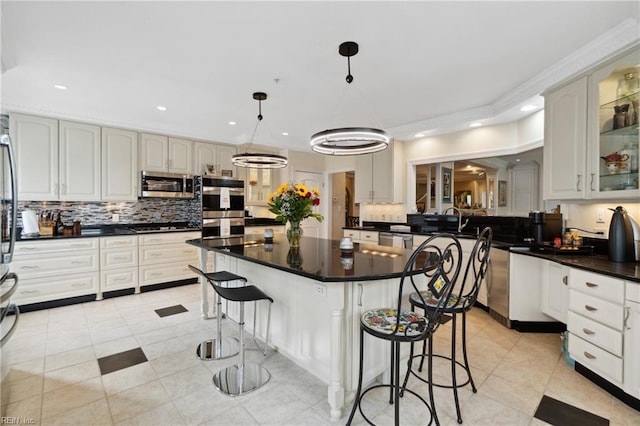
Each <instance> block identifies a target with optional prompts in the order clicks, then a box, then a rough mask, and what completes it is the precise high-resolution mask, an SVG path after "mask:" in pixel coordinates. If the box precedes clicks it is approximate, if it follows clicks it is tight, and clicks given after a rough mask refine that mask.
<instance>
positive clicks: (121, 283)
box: [98, 235, 140, 299]
mask: <svg viewBox="0 0 640 426" xmlns="http://www.w3.org/2000/svg"><path fill="white" fill-rule="evenodd" d="M129 288H133V289H135V292H136V293H139V292H140V286H139V284H138V236H137V235H118V236H112V237H101V238H100V293H98V299H101V298H102V295H103V293H105V292H109V291H115V290H124V289H129Z"/></svg>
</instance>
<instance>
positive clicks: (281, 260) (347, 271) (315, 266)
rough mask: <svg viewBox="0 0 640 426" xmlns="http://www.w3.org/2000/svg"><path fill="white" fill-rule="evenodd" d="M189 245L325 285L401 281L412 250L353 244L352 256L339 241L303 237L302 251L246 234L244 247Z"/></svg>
mask: <svg viewBox="0 0 640 426" xmlns="http://www.w3.org/2000/svg"><path fill="white" fill-rule="evenodd" d="M187 244H192V245H194V246H196V247H199V248H202V249H205V250H212V251H217V252H220V253H224V254H227V255H229V256H233V257H236V258H239V259H243V260H246V261H249V262H254V263H258V264H262V265H265V266H270V267H273V268H276V269H280V270H282V271H285V272H290V273H293V274H296V275H300V276H304V277H307V278H311V279H313V280H317V281H322V282H345V281H371V280H381V279H387V278H398V277H400V276H401V275H402V270H403V268H404V266H405V264H406V262H407V260H408V259H409V257H410V256H411V254H412V252H413V251H412V250H411V249H403V248H396V247H382V246H379V245H376V244H364V243H360V244H359V243H354V248H353V252H352V253H351V254H346V253H343V252H342V251H341V250H340V248H339V244H340V241H339V240H328V239H324V238H311V237H303V238H302V239H301V241H300V248H299V250H295V249H294V250H291V249H290V247H289V243H288V242H287V240H286V238H285V237H284V236H280V235H276V236H275V238H274V241H273V244H268V243H265V241H264V237H263V236H262V235H251V234H247V235H245V243H244V245H236V246H227V247H217V246H216V244H217V242H216V241H215V240H212V239H206V238H204V239H203V238H198V239H194V240H188V241H187Z"/></svg>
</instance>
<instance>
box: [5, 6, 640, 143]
mask: <svg viewBox="0 0 640 426" xmlns="http://www.w3.org/2000/svg"><path fill="white" fill-rule="evenodd" d="M639 4H640V3H639V2H637V1H630V2H609V1H604V2H591V1H589V2H579V1H575V2H478V1H475V2H419V1H411V2H400V1H393V2H392V1H386V2H385V1H377V2H363V1H357V2H338V1H333V2H320V1H317V2H296V1H288V2H270V1H257V2H245V1H234V2H204V1H200V2H162V1H156V2H54V1H47V2H41V3H39V2H24V1H23V2H12V1H4V0H3V1H2V3H1V5H0V7H1V12H2V79H1V84H2V88H1V89H2V108H3V110H5V111H21V112H30V113H35V114H41V115H51V116H55V117H60V118H66V119H72V120H78V121H87V122H95V123H100V124H106V125H112V126H119V127H127V128H133V129H138V130H144V131H150V132H160V133H166V134H172V135H177V136H187V137H191V138H197V139H207V140H213V141H217V142H223V143H234V144H242V143H247V142H249V141H250V139H251V135H252V133H253V131H254V128H255V125H256V122H257V120H256V116H257V114H258V103H257V101H255V100H253V99H252V96H251V95H252V93H253V92H255V91H264V92H266V93H267V94H268V99H267V100H265V101H264V102H263V104H262V113H263V115H264V120H263V121H262V123H261V124H260V126H259V127H258V129H257V132H256V134H255V138H254V143H259V144H262V145H270V146H275V147H279V148H287V149H295V150H300V151H308V150H309V149H308V144H309V137H310V136H311V135H312V134H313V133H315V132H318V131H321V130H324V129H326V128H332V127H343V126H365V127H379V128H383V129H385V130H387V131H388V132H389V133H390V134H391V136H393V137H396V138H399V139H405V140H408V139H412V138H414V137H415V136H414V135H415V133H418V132H426V133H425V134H427V135H430V134H435V133H443V132H448V131H456V130H460V129H462V128H466V126H468V124H469V123H470V122H472V121H477V120H481V121H482V122H483V123H484V124H495V123H497V122H501V121H505V120H513V119H516V118H519V117H521V116H522V115H523V114H525V113H522V112H520V111H519V108H520V107H521V106H522V105H523V104H524V103H527V102H531V101H533V102H535V103H536V109H540V108H542V99H541V98H540V97H539V96H538V95H539V94H540V93H541V92H542V91H543V90H544V89H546V88H547V87H549V86H550V85H552V84H555V83H558V82H559V81H561V80H562V79H566V78H567V77H570V75H571V74H572V73H573V74H575V73H576V72H578V71H579V70H580V69H581V68H584V67H586V66H589V65H591V64H592V63H594V62H597V61H599V60H601V59H603V58H604V57H605V56H606V55H609V54H611V49H613V50H614V51H615V50H620V49H622V48H624V47H626V46H628V45H629V44H630V43H634V42H635V43H637V41H638V40H639V39H640V34H638V33H639V32H640V30H638V22H639V21H640V6H639ZM347 40H353V41H356V42H357V43H359V45H360V52H359V53H358V54H357V55H356V56H355V57H353V58H352V59H351V72H352V74H353V76H354V82H353V83H352V84H350V85H349V84H347V83H346V82H345V76H346V74H347V61H346V59H345V58H344V57H342V56H340V55H339V54H338V45H339V44H340V43H342V42H343V41H347ZM602 40H606V41H607V42H606V43H603V42H602ZM603 46H605V47H606V48H603ZM54 84H62V85H65V86H67V87H68V89H67V90H58V89H55V88H54V87H53V86H54ZM157 106H164V107H166V111H159V110H158V109H156V107H157ZM534 111H535V110H534ZM530 113H531V112H528V113H526V114H530ZM230 121H234V122H236V125H230V124H229V122H230ZM283 132H286V133H288V135H283Z"/></svg>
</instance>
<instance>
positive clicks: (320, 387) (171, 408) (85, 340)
mask: <svg viewBox="0 0 640 426" xmlns="http://www.w3.org/2000/svg"><path fill="white" fill-rule="evenodd" d="M177 304H182V305H183V306H185V307H186V308H187V309H188V310H189V311H188V312H185V313H180V314H177V315H172V316H168V317H165V318H159V317H158V315H157V314H156V313H155V312H154V309H158V308H164V307H168V306H173V305H177ZM199 311H200V303H199V288H198V286H197V285H190V286H183V287H177V288H172V289H167V290H161V291H154V292H149V293H143V294H140V295H131V296H124V297H119V298H113V299H107V300H103V301H100V302H90V303H84V304H78V305H73V306H68V307H62V308H54V309H49V310H43V311H37V312H30V313H26V314H23V315H22V316H21V322H20V325H19V328H18V330H17V332H16V334H15V335H14V337H13V339H12V340H11V344H10V345H9V347H8V348H7V349H6V350H4V352H3V354H2V356H3V358H4V362H8V363H9V364H10V365H12V369H11V371H10V373H9V376H8V377H7V380H6V383H3V386H10V398H9V401H4V400H3V401H2V404H5V405H6V406H5V408H6V415H7V416H15V417H20V418H21V419H24V418H27V419H33V421H34V424H44V425H57V424H60V425H112V424H113V425H147V424H148V425H196V424H207V425H209V424H210V425H245V424H246V425H256V424H260V425H328V424H332V423H331V422H330V420H329V415H328V412H329V405H328V403H327V399H326V395H327V390H326V385H325V384H323V383H322V382H321V381H319V380H318V379H316V378H315V377H313V376H311V375H310V374H308V373H307V372H306V371H304V370H303V369H301V368H300V367H298V366H296V365H295V364H294V363H292V362H290V361H289V360H288V359H287V358H285V357H284V356H281V355H280V354H278V353H277V352H273V351H272V352H270V354H269V355H268V356H267V357H266V358H264V357H262V355H261V354H260V353H259V352H258V351H257V350H253V349H252V350H249V351H248V353H247V356H248V358H250V359H251V360H254V361H259V362H261V363H264V365H265V367H266V368H267V369H268V370H269V371H270V372H271V373H272V379H271V381H270V382H269V383H268V384H267V385H266V386H265V387H263V388H261V389H259V390H257V391H255V392H253V393H249V394H247V395H245V396H242V397H236V398H232V397H227V396H224V395H222V394H220V393H219V392H218V391H217V390H216V389H215V388H214V387H213V385H212V384H211V376H212V372H214V371H216V370H217V369H219V368H220V367H221V366H226V365H229V364H232V363H233V362H234V359H230V360H227V361H214V362H206V361H200V360H198V359H196V358H195V354H194V349H195V347H196V346H197V344H198V343H199V342H200V341H201V340H203V339H206V338H210V337H211V334H212V330H213V326H214V323H213V321H203V320H202V319H201V318H200V314H199ZM450 327H451V323H448V324H447V325H445V326H443V327H441V328H440V329H439V330H438V331H437V333H436V336H435V344H436V347H437V348H438V349H439V350H447V349H448V348H449V345H450V331H451V330H450ZM224 332H225V333H227V334H229V335H233V334H236V333H237V328H236V326H235V325H233V324H225V330H224ZM468 345H469V352H470V354H469V356H470V362H471V365H472V370H473V374H474V379H475V381H476V384H477V386H478V392H477V393H476V394H473V393H472V392H471V391H470V389H469V388H468V387H466V388H464V389H462V390H461V391H460V398H461V403H462V415H463V419H464V424H465V425H497V424H504V425H542V424H546V423H544V422H542V421H539V420H537V419H535V418H534V417H533V415H534V413H535V411H536V408H537V406H538V403H539V401H540V399H541V398H542V396H543V395H544V394H546V395H547V396H550V397H552V398H555V399H559V400H561V401H564V402H567V403H569V404H572V405H574V406H577V407H579V408H582V409H584V410H587V411H589V412H592V413H594V414H597V415H599V416H602V417H604V418H606V419H609V420H610V422H611V424H612V425H638V424H640V412H638V411H636V410H633V409H631V408H629V407H628V406H627V405H625V404H623V403H621V402H620V401H618V400H617V399H616V398H614V397H612V396H611V395H609V394H608V393H606V392H605V391H603V390H601V389H600V388H598V387H597V386H595V385H594V384H592V383H591V382H589V381H588V380H586V379H585V378H583V377H582V376H580V375H579V374H577V373H575V372H574V371H573V370H572V369H571V368H570V367H569V366H567V364H566V363H565V361H564V359H563V358H562V357H561V354H560V347H561V341H560V339H559V336H558V335H557V334H537V333H526V334H522V333H518V332H516V331H513V330H509V329H507V328H505V327H503V326H501V325H500V324H498V323H497V322H495V321H494V320H493V319H491V318H490V317H489V316H488V315H487V314H486V313H485V312H484V311H482V310H479V309H474V310H472V312H471V313H470V315H469V327H468ZM137 347H141V348H142V349H143V351H144V353H145V354H146V356H147V358H148V359H149V361H148V362H145V363H142V364H138V365H135V366H133V367H129V368H126V369H123V370H120V371H116V372H113V373H110V374H107V375H104V376H101V374H100V370H99V367H98V362H97V359H98V358H100V357H103V356H106V355H110V354H113V353H117V352H121V351H125V350H128V349H133V348H137ZM448 373H449V370H448V366H447V365H446V364H444V363H436V365H435V374H436V376H437V377H443V378H444V377H447V375H448ZM410 384H411V387H412V388H413V389H414V390H417V391H418V392H421V393H422V394H423V395H426V387H425V385H423V384H420V382H419V381H417V380H415V379H412V380H411V382H410ZM385 398H386V391H379V392H377V391H376V392H372V393H370V394H369V395H368V397H367V400H366V402H365V403H364V406H365V409H366V412H367V413H368V415H369V416H370V418H371V419H372V420H373V421H375V422H376V423H378V424H392V409H391V406H390V405H389V404H388V403H386V399H385ZM436 404H437V408H438V413H439V416H440V420H441V423H442V424H443V425H455V424H457V422H456V420H455V410H454V406H453V398H452V396H451V394H450V391H445V390H436ZM349 409H350V406H349V407H347V410H345V411H347V412H346V413H345V416H344V417H343V418H342V419H341V420H340V422H336V424H344V422H345V421H346V416H347V415H348V410H349ZM401 409H402V424H405V425H412V424H422V423H424V422H425V418H426V417H425V416H426V413H425V412H424V410H423V409H422V408H421V407H420V405H419V404H417V403H416V402H415V401H413V400H412V398H411V397H406V398H403V401H402V402H401ZM23 424H24V422H23ZM354 424H358V425H360V424H364V421H363V419H362V418H361V417H360V415H359V414H356V417H355V421H354Z"/></svg>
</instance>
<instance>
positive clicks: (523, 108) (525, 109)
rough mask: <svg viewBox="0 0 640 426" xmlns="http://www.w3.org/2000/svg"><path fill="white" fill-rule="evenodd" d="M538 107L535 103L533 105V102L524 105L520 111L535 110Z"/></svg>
mask: <svg viewBox="0 0 640 426" xmlns="http://www.w3.org/2000/svg"><path fill="white" fill-rule="evenodd" d="M536 108H538V107H537V106H535V105H531V104H529V105H523V106H522V108H520V111H522V112H527V111H533V110H534V109H536Z"/></svg>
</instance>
